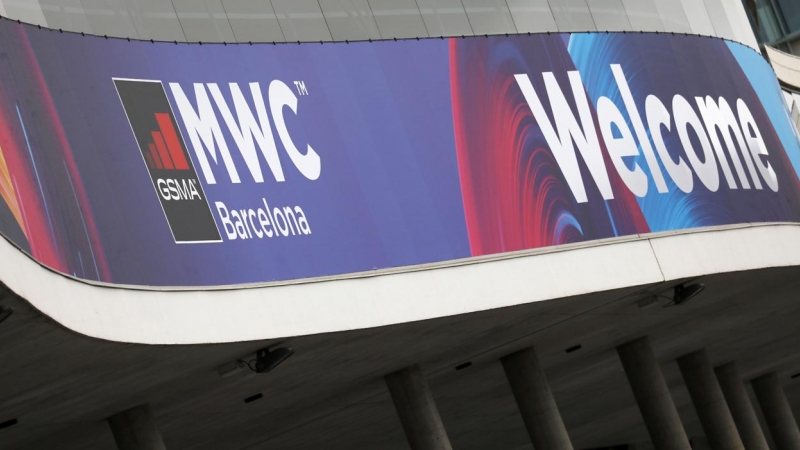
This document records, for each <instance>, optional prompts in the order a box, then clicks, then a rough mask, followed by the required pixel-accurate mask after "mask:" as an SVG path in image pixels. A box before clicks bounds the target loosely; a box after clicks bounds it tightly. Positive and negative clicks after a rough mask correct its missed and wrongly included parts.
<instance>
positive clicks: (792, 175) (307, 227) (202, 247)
mask: <svg viewBox="0 0 800 450" xmlns="http://www.w3.org/2000/svg"><path fill="white" fill-rule="evenodd" d="M0 49H1V50H2V52H0V196H2V200H3V201H2V202H0V232H2V234H3V236H5V237H6V238H7V239H8V240H10V241H11V242H13V243H14V244H15V245H16V246H18V247H19V248H20V249H21V250H23V251H25V252H27V253H28V254H30V255H31V256H32V257H33V258H34V259H36V260H37V261H39V262H40V263H42V264H44V265H45V266H47V267H50V268H52V269H54V270H56V271H59V272H61V273H64V274H68V275H70V276H74V277H76V278H79V279H84V280H90V281H101V282H108V283H116V284H125V285H137V286H189V287H191V286H223V285H239V284H249V283H263V282H272V281H288V280H297V279H304V278H313V277H322V276H332V275H341V274H347V273H354V272H362V271H370V270H375V269H385V268H394V267H402V266H411V265H418V264H425V263H435V262H442V261H448V260H454V259H460V258H468V257H472V256H479V255H488V254H498V253H503V252H511V251H517V250H524V249H533V248H540V247H547V246H554V245H560V244H567V243H576V242H583V241H590V240H594V239H603V238H611V237H615V236H625V235H632V234H642V233H651V232H659V231H665V230H680V229H691V228H696V227H705V226H712V225H723V224H737V223H750V222H778V221H789V222H800V179H799V178H798V170H799V169H800V145H799V144H798V137H797V131H796V130H795V129H794V128H793V126H792V125H791V122H790V120H789V117H788V112H787V110H786V107H785V105H784V104H783V100H782V97H781V93H780V89H779V86H778V84H777V81H776V80H775V77H774V74H773V73H772V71H771V69H770V67H769V65H768V64H767V63H766V62H765V61H764V60H763V59H762V58H761V56H760V55H759V54H758V53H756V52H755V51H754V50H752V49H750V48H748V47H745V46H742V45H740V44H737V43H732V42H725V41H723V40H719V39H715V38H706V37H698V36H680V35H678V36H676V35H668V34H614V33H611V34H607V33H602V34H600V33H582V34H553V35H544V34H543V35H532V36H531V35H519V36H510V37H506V36H495V37H473V38H452V39H427V40H419V41H417V40H408V41H384V42H363V43H349V44H346V43H336V44H333V43H326V44H311V43H308V44H282V45H271V44H258V45H246V44H244V45H241V44H240V45H221V44H220V45H197V44H192V45H188V44H171V43H151V42H137V41H126V40H114V39H103V38H100V37H88V36H87V37H84V36H80V35H74V34H62V33H59V32H57V31H50V30H40V29H37V28H35V27H27V26H23V25H18V24H15V23H12V22H8V21H2V22H0Z"/></svg>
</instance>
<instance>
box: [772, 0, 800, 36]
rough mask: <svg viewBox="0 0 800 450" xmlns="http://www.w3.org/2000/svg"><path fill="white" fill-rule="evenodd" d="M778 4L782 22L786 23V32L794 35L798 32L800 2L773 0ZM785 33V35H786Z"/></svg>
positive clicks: (799, 25) (799, 26) (799, 29)
mask: <svg viewBox="0 0 800 450" xmlns="http://www.w3.org/2000/svg"><path fill="white" fill-rule="evenodd" d="M775 1H776V2H777V4H778V8H779V9H780V12H781V14H782V15H783V20H784V22H785V23H786V27H787V30H786V31H787V32H788V33H794V32H796V31H800V1H798V0H775ZM788 33H787V34H788Z"/></svg>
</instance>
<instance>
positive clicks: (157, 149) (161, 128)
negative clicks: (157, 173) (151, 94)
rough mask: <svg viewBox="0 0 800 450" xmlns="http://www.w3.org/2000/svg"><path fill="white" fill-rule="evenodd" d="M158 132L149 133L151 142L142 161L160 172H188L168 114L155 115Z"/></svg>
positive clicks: (187, 164) (184, 157)
mask: <svg viewBox="0 0 800 450" xmlns="http://www.w3.org/2000/svg"><path fill="white" fill-rule="evenodd" d="M155 117H156V122H158V131H151V132H150V135H151V136H152V138H153V142H150V143H148V144H147V148H148V151H146V152H145V155H144V159H145V161H147V167H149V168H151V169H161V170H189V162H188V161H187V160H186V156H185V155H184V153H183V148H181V144H180V141H179V140H178V133H176V132H175V127H174V126H172V119H171V118H170V116H169V114H168V113H155Z"/></svg>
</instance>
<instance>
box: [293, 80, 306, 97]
mask: <svg viewBox="0 0 800 450" xmlns="http://www.w3.org/2000/svg"><path fill="white" fill-rule="evenodd" d="M294 87H295V89H297V95H308V89H306V83H305V81H295V82H294Z"/></svg>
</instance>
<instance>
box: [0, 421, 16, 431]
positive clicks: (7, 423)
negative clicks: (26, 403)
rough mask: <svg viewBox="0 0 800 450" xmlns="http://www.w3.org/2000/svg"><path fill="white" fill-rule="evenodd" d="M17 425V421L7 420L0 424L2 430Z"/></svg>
mask: <svg viewBox="0 0 800 450" xmlns="http://www.w3.org/2000/svg"><path fill="white" fill-rule="evenodd" d="M16 424H17V419H11V420H6V421H5V422H2V423H0V430H2V429H3V428H8V427H12V426H14V425H16Z"/></svg>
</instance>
